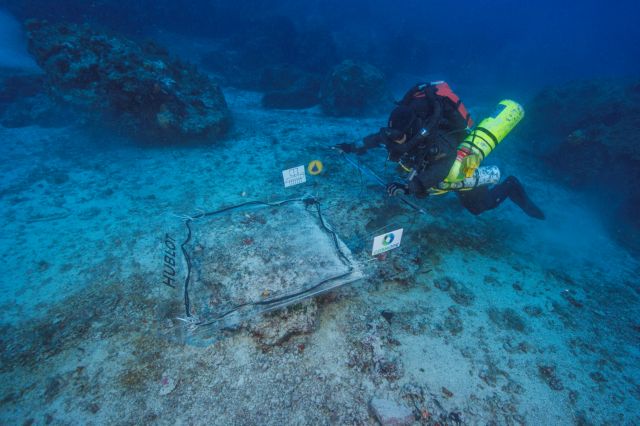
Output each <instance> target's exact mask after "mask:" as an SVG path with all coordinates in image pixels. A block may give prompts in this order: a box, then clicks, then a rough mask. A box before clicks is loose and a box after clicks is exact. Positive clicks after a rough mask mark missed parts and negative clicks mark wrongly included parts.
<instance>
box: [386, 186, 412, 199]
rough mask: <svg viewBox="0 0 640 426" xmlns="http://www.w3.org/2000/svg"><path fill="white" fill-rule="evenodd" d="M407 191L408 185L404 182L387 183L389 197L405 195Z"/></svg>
mask: <svg viewBox="0 0 640 426" xmlns="http://www.w3.org/2000/svg"><path fill="white" fill-rule="evenodd" d="M408 193H409V185H405V184H404V183H399V182H393V183H390V184H389V185H387V194H389V196H391V197H396V196H398V195H405V194H408Z"/></svg>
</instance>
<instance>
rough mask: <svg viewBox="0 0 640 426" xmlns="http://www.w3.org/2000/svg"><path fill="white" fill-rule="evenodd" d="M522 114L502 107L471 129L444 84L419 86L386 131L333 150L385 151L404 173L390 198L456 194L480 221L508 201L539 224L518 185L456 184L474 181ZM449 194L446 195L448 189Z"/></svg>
mask: <svg viewBox="0 0 640 426" xmlns="http://www.w3.org/2000/svg"><path fill="white" fill-rule="evenodd" d="M523 115H524V111H523V110H522V107H521V106H520V105H518V104H517V103H515V102H513V101H502V102H500V104H499V105H498V109H497V110H496V113H494V115H493V116H492V117H489V118H487V119H485V120H483V121H482V122H481V123H480V124H479V125H478V126H477V127H476V128H475V129H473V130H471V131H470V129H471V128H472V127H473V121H472V120H471V117H470V115H469V113H468V111H467V109H466V108H465V106H464V104H463V103H462V102H461V100H460V99H459V98H458V96H456V95H455V93H453V92H452V91H451V88H450V87H449V85H448V84H447V83H445V82H435V83H425V84H418V85H416V86H414V87H412V88H411V89H410V90H409V91H408V92H407V93H406V94H405V95H404V97H403V98H402V100H401V101H400V102H398V105H397V107H396V108H394V110H393V111H392V112H391V115H390V116H389V120H388V125H387V127H383V128H381V129H380V131H379V132H377V133H375V134H372V135H369V136H367V137H365V138H364V140H363V144H362V145H361V146H355V145H354V144H348V143H343V144H338V145H336V148H337V149H339V150H341V151H343V152H345V153H356V154H358V155H362V154H364V153H365V152H366V151H368V150H369V149H371V148H375V147H377V146H384V147H385V148H386V149H387V151H388V158H389V160H391V161H393V162H397V163H399V165H400V166H401V167H402V168H403V169H404V170H405V171H407V172H408V173H409V178H408V182H407V183H400V182H393V183H391V184H389V185H387V192H388V194H389V195H390V196H396V195H404V194H406V195H415V196H416V197H418V198H423V197H426V196H428V195H429V194H430V193H436V194H440V193H444V192H448V191H449V190H455V192H456V194H457V196H458V198H459V200H460V202H461V203H462V205H463V206H464V207H465V208H466V209H467V210H468V211H469V212H471V213H472V214H474V215H479V214H480V213H482V212H485V211H487V210H492V209H494V208H496V207H497V206H499V205H500V204H501V203H502V202H503V201H504V200H506V199H507V198H509V199H510V200H511V201H513V202H514V203H515V204H516V205H518V206H519V207H520V208H521V209H522V210H523V211H524V212H525V213H526V214H527V215H529V216H531V217H533V218H536V219H540V220H543V219H544V218H545V215H544V213H543V212H542V210H540V208H538V207H537V206H536V205H535V204H534V203H533V202H532V201H531V199H530V198H529V197H528V196H527V194H526V192H525V190H524V188H523V186H522V184H521V183H520V181H519V180H518V179H517V178H516V177H514V176H509V177H507V178H506V179H505V180H504V181H503V182H502V183H499V184H497V185H495V186H493V187H489V186H487V185H483V186H474V187H471V188H463V189H462V190H458V188H460V187H459V186H458V187H456V186H455V184H456V183H460V182H462V181H463V180H464V179H465V178H469V177H471V176H473V174H474V173H476V172H477V169H478V166H479V164H480V162H481V161H482V160H483V159H484V158H485V157H486V156H487V155H488V154H489V153H490V152H491V151H492V150H493V149H494V148H495V147H496V146H497V145H498V143H500V142H501V141H502V139H503V138H504V137H505V136H506V135H507V134H508V133H509V132H510V131H511V130H512V129H513V127H515V125H516V124H517V123H518V122H519V121H520V119H521V118H522V116H523ZM449 188H450V189H449Z"/></svg>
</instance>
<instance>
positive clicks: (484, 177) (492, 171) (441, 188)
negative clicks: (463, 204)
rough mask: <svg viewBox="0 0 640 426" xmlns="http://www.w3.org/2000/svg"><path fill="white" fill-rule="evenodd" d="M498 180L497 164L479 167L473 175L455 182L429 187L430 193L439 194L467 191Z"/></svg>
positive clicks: (498, 170)
mask: <svg viewBox="0 0 640 426" xmlns="http://www.w3.org/2000/svg"><path fill="white" fill-rule="evenodd" d="M498 182H500V169H499V168H498V166H489V167H479V168H477V169H475V170H474V172H473V175H472V176H471V177H468V178H464V179H463V180H460V181H457V182H446V181H445V182H440V183H439V184H438V185H437V186H436V187H435V188H430V189H429V194H431V195H441V194H444V193H446V192H449V191H468V190H471V189H474V188H477V187H479V186H483V185H494V184H497V183H498Z"/></svg>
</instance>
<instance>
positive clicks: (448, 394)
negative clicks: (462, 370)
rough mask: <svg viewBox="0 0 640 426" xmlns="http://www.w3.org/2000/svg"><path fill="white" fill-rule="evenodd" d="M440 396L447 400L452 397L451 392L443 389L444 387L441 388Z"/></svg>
mask: <svg viewBox="0 0 640 426" xmlns="http://www.w3.org/2000/svg"><path fill="white" fill-rule="evenodd" d="M442 395H444V396H446V397H447V398H451V397H452V396H453V392H451V391H450V390H449V389H447V388H445V387H444V386H443V387H442Z"/></svg>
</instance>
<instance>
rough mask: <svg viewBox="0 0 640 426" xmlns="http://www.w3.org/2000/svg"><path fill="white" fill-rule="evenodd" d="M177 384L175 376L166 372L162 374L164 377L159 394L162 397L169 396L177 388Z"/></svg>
mask: <svg viewBox="0 0 640 426" xmlns="http://www.w3.org/2000/svg"><path fill="white" fill-rule="evenodd" d="M177 384H178V382H177V380H176V379H175V378H174V377H173V375H172V374H171V373H169V372H167V371H165V372H164V373H162V377H161V378H160V390H159V391H158V394H159V395H160V396H164V395H169V394H170V393H171V392H173V390H174V389H175V388H176V385H177Z"/></svg>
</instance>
